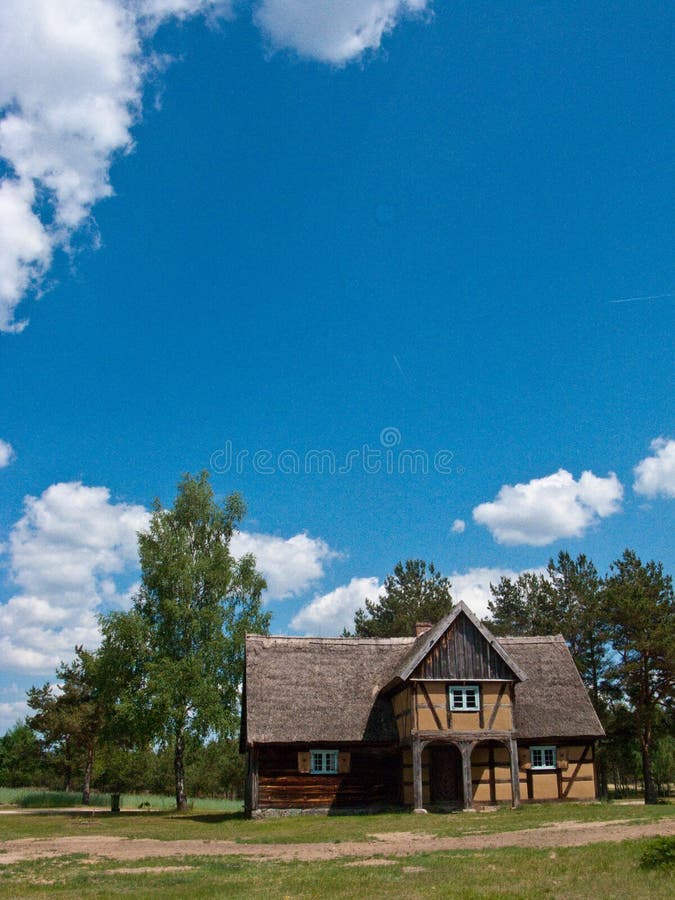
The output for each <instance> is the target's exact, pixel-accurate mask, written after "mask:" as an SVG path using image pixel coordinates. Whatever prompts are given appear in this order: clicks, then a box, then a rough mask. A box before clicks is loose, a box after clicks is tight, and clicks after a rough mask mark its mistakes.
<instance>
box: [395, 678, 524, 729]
mask: <svg viewBox="0 0 675 900" xmlns="http://www.w3.org/2000/svg"><path fill="white" fill-rule="evenodd" d="M478 684H480V685H481V704H482V719H483V728H484V729H487V727H488V725H489V724H490V719H491V718H492V713H493V711H494V709H495V706H496V704H497V700H498V698H499V690H500V687H501V685H502V682H491V681H489V682H478ZM422 685H423V686H424V689H425V690H426V693H427V695H428V699H427V697H426V696H425V694H424V691H423V690H422ZM416 709H417V727H418V728H419V730H420V731H438V730H439V724H438V723H439V722H440V730H441V731H446V730H450V731H479V730H480V729H481V725H480V722H481V714H480V713H479V712H465V711H462V710H453V711H450V710H449V708H448V683H447V682H442V681H425V682H420V683H419V685H418V687H417V691H416ZM395 711H396V710H395ZM434 712H435V713H436V716H434ZM413 727H414V726H413ZM512 729H513V708H512V705H511V691H510V689H509V687H508V686H507V689H506V690H505V691H504V692H503V694H502V697H501V699H500V700H499V706H498V707H497V712H496V714H495V718H494V721H493V722H492V730H493V731H511V730H512Z"/></svg>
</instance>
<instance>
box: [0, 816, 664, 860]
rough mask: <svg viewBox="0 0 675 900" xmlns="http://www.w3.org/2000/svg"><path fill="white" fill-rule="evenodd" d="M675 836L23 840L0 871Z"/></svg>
mask: <svg viewBox="0 0 675 900" xmlns="http://www.w3.org/2000/svg"><path fill="white" fill-rule="evenodd" d="M672 834H675V819H673V818H670V819H662V820H661V821H657V822H651V823H649V824H639V825H634V824H630V823H625V824H623V823H621V822H619V821H613V822H593V823H586V822H565V823H564V824H552V825H547V826H546V827H542V828H531V829H527V830H523V831H508V832H498V833H496V834H471V835H465V836H463V837H434V836H431V835H424V834H417V833H411V832H403V831H400V832H391V833H385V834H371V835H369V836H368V838H369V839H368V840H367V841H345V842H341V843H339V844H334V843H317V844H248V843H241V844H240V843H237V842H235V841H199V840H191V841H159V840H154V839H145V838H142V839H130V838H122V837H94V836H91V837H60V838H45V839H42V838H23V839H20V840H10V841H3V842H0V865H8V864H10V863H15V862H20V861H23V860H32V859H44V858H49V857H56V856H65V855H67V854H70V853H82V854H85V855H86V856H88V857H90V858H91V859H92V860H94V859H110V860H119V861H125V862H128V861H132V860H140V859H152V858H156V859H168V858H173V859H177V858H181V857H185V856H245V857H249V858H252V859H255V860H264V859H277V860H284V861H289V860H307V861H312V860H326V859H340V858H342V857H348V858H353V859H357V860H359V859H360V860H367V859H371V858H373V857H377V858H379V857H385V858H386V857H405V856H409V855H410V854H413V853H425V852H429V851H438V850H487V849H494V848H499V847H533V848H536V847H541V848H555V847H579V846H582V845H585V844H596V843H601V842H604V841H624V840H628V839H629V838H641V837H654V836H657V835H672Z"/></svg>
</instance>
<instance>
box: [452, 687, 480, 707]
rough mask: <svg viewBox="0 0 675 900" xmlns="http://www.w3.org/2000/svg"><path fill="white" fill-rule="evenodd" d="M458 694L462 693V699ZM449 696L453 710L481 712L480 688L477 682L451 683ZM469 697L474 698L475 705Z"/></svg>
mask: <svg viewBox="0 0 675 900" xmlns="http://www.w3.org/2000/svg"><path fill="white" fill-rule="evenodd" d="M456 694H460V696H461V699H460V698H458V697H457V696H456ZM448 696H449V700H450V710H451V711H452V712H480V688H479V686H478V685H477V684H451V685H449V687H448ZM469 697H471V698H473V705H471V703H470V701H469V699H468V698H469Z"/></svg>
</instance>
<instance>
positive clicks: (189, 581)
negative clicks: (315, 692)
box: [104, 472, 270, 810]
mask: <svg viewBox="0 0 675 900" xmlns="http://www.w3.org/2000/svg"><path fill="white" fill-rule="evenodd" d="M244 513H245V507H244V503H243V501H242V499H241V497H240V496H239V495H238V494H232V495H231V496H229V497H228V498H227V499H226V500H225V502H224V503H223V504H219V503H217V502H216V500H215V498H214V495H213V490H212V488H211V485H210V483H209V478H208V473H207V472H202V473H201V475H199V476H198V477H196V478H195V477H192V476H190V475H185V476H184V477H183V479H182V480H181V482H180V483H179V485H178V493H177V496H176V500H175V502H174V504H173V506H172V507H171V508H170V509H165V508H163V507H162V506H161V504H160V503H159V501H156V502H155V504H154V506H153V512H152V517H151V520H150V525H149V527H148V530H147V532H144V533H141V534H140V535H139V554H140V563H141V571H142V584H141V588H140V590H139V592H138V594H137V596H136V597H135V599H134V601H133V608H132V610H131V611H130V612H129V613H128V614H126V616H123V615H120V614H118V615H117V617H116V619H115V620H114V621H109V622H108V623H107V625H106V623H104V632H105V630H106V628H107V629H108V646H107V649H106V657H107V659H108V660H109V665H112V666H113V667H114V659H115V648H116V644H117V643H118V641H119V637H120V634H123V635H124V636H125V639H126V640H127V646H126V650H124V653H126V655H127V656H131V657H134V658H133V659H132V660H131V665H133V666H135V667H136V671H135V672H134V673H132V677H130V680H129V683H130V684H131V685H136V687H134V689H133V694H134V695H135V696H129V692H128V691H127V692H126V693H125V692H121V694H120V697H119V698H118V699H117V701H116V702H115V707H116V709H117V710H118V712H117V713H116V715H117V717H118V723H119V722H120V721H122V720H124V721H126V723H127V724H130V725H131V726H132V727H133V723H134V721H135V722H136V723H139V722H140V721H141V720H142V719H144V720H145V727H146V728H149V729H150V730H151V731H152V732H154V735H155V737H156V738H157V739H159V740H160V741H161V742H162V743H163V744H165V745H167V746H171V747H172V748H173V770H174V782H175V794H176V806H177V808H178V809H181V810H182V809H186V808H187V795H186V786H185V754H186V747H187V743H188V741H190V740H193V739H198V740H203V739H205V738H207V737H209V736H213V735H215V734H218V735H221V736H232V735H233V734H234V733H235V732H236V729H237V727H238V721H239V691H240V686H241V683H242V680H243V660H244V638H245V634H246V632H247V631H256V632H263V633H265V632H267V631H268V630H269V622H270V614H269V613H264V612H263V611H262V605H261V593H262V591H263V589H264V587H265V581H264V579H263V578H262V576H261V575H260V573H259V572H257V571H256V568H255V560H254V559H253V557H251V556H245V557H243V558H242V559H241V560H235V559H234V558H233V556H232V555H231V553H230V549H229V544H230V540H231V538H232V535H233V533H234V531H235V529H236V527H237V526H238V525H239V523H240V522H241V520H242V518H243V516H244ZM134 643H137V644H138V645H139V646H138V647H137V649H136V650H135V651H134V650H133V646H134ZM130 648H131V653H130V652H129V650H130ZM116 677H117V676H116ZM120 711H122V712H121V714H120Z"/></svg>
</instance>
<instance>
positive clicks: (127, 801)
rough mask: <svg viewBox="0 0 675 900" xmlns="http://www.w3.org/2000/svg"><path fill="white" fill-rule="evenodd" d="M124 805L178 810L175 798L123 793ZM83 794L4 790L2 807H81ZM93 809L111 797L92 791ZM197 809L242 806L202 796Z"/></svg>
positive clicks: (194, 804)
mask: <svg viewBox="0 0 675 900" xmlns="http://www.w3.org/2000/svg"><path fill="white" fill-rule="evenodd" d="M121 802H122V806H123V807H125V808H127V809H147V808H149V809H166V810H170V809H175V808H176V801H175V800H174V798H173V797H167V796H165V795H161V794H122V798H121ZM81 805H82V794H81V793H79V792H77V791H47V790H42V789H40V788H6V787H0V806H20V807H23V808H24V809H39V808H41V809H59V808H62V807H68V806H81ZM89 805H90V806H94V807H102V808H107V809H110V794H100V793H97V792H92V794H91V799H90V801H89ZM190 806H191V808H192V809H193V810H207V809H217V810H223V811H225V810H227V811H229V812H238V811H239V810H241V809H242V803H241V802H240V801H238V800H221V799H219V798H216V797H213V798H211V797H199V798H196V799H194V800H190Z"/></svg>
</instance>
